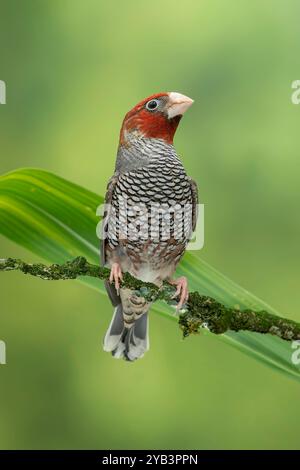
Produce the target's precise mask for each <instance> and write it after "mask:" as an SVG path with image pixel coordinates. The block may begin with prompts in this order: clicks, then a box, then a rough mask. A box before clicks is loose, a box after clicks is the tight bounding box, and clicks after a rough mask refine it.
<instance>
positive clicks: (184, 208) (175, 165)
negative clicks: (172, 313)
mask: <svg viewBox="0 0 300 470" xmlns="http://www.w3.org/2000/svg"><path fill="white" fill-rule="evenodd" d="M193 102H194V101H193V100H192V99H191V98H189V97H187V96H185V95H183V94H181V93H177V92H162V93H156V94H153V95H151V96H149V97H148V98H146V99H143V100H142V101H140V102H139V103H138V104H137V105H136V106H134V107H133V108H132V109H131V110H130V111H129V112H128V113H127V114H126V115H125V118H124V120H123V123H122V126H121V130H120V139H119V146H118V150H117V157H116V164H115V171H114V174H113V176H112V177H111V179H110V180H109V182H108V185H107V191H106V196H105V209H104V215H103V221H102V235H101V250H100V251H101V264H102V265H103V266H106V267H109V268H110V277H109V280H107V281H106V282H105V287H106V290H107V293H108V296H109V298H110V300H111V303H112V305H113V306H114V314H113V317H112V320H111V322H110V325H109V328H108V330H107V332H106V334H105V337H104V340H103V349H104V351H107V352H111V354H112V355H113V356H114V357H115V358H123V359H125V360H127V361H131V362H133V361H135V360H136V359H139V358H141V357H143V356H144V354H145V352H146V351H147V350H148V349H149V334H148V327H149V318H148V316H149V315H148V312H149V308H150V306H151V302H148V301H146V300H145V299H144V298H143V297H141V296H139V295H137V294H136V292H134V291H132V290H130V289H128V288H126V287H122V280H123V273H124V272H129V273H130V274H131V275H132V276H134V277H136V278H138V279H140V280H142V281H145V282H152V283H154V284H156V285H157V286H161V285H162V283H163V282H164V281H168V282H169V283H170V284H172V285H174V286H175V287H176V293H175V294H174V298H177V299H179V301H178V304H177V309H181V308H182V307H183V305H184V304H185V303H186V302H187V299H188V283H187V279H186V278H185V277H179V278H177V279H176V278H173V275H174V272H175V269H176V266H177V264H178V263H179V261H180V259H181V258H182V256H183V254H184V252H185V249H186V247H187V244H188V242H189V240H190V239H191V237H192V233H193V232H194V231H195V228H196V223H197V207H198V188H197V183H196V182H195V181H194V180H193V179H192V178H190V177H189V176H188V175H187V174H186V171H185V169H184V167H183V164H182V162H181V160H180V157H179V156H178V155H177V153H176V150H175V148H174V145H173V138H174V135H175V132H176V129H177V127H178V124H179V122H180V120H181V118H182V116H183V114H184V113H185V112H186V111H187V110H188V109H189V108H190V106H191V105H192V104H193Z"/></svg>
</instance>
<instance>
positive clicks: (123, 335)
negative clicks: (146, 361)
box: [103, 304, 149, 361]
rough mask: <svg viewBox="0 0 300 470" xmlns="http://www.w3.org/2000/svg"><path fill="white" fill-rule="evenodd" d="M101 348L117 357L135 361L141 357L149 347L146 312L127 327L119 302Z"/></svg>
mask: <svg viewBox="0 0 300 470" xmlns="http://www.w3.org/2000/svg"><path fill="white" fill-rule="evenodd" d="M103 349H104V351H110V352H111V353H112V355H113V356H114V357H115V358H117V359H119V358H123V359H125V360H127V361H135V360H136V359H139V358H141V357H143V355H144V353H145V352H146V351H148V349H149V338H148V312H145V313H144V314H143V315H141V317H140V318H138V319H137V320H136V321H135V322H134V324H133V325H132V326H131V327H130V328H127V327H125V325H124V320H123V309H122V304H119V305H118V306H117V307H116V309H115V311H114V315H113V318H112V321H111V323H110V325H109V328H108V330H107V332H106V335H105V337H104V341H103Z"/></svg>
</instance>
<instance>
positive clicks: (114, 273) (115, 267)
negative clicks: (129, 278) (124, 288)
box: [109, 263, 123, 295]
mask: <svg viewBox="0 0 300 470" xmlns="http://www.w3.org/2000/svg"><path fill="white" fill-rule="evenodd" d="M120 281H123V274H122V269H121V265H120V264H119V263H112V265H111V269H110V275H109V282H110V283H112V282H114V283H115V288H116V289H117V293H118V295H119V289H120Z"/></svg>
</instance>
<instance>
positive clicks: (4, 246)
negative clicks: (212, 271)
mask: <svg viewBox="0 0 300 470" xmlns="http://www.w3.org/2000/svg"><path fill="white" fill-rule="evenodd" d="M299 15H300V4H299V1H297V0H281V1H279V0H278V1H277V0H253V1H252V2H248V1H247V0H227V1H226V2H225V1H223V0H202V1H196V0H194V1H191V0H187V1H185V2H181V3H178V2H177V3H176V4H174V2H171V1H168V0H164V1H157V0H153V1H152V2H147V1H137V0H128V1H126V2H121V1H119V2H109V1H100V0H85V1H77V2H73V1H71V0H62V1H60V2H58V1H56V2H54V1H50V0H26V1H20V0H19V1H17V0H7V1H6V0H1V1H0V79H1V80H5V81H6V84H7V104H6V105H5V106H0V155H1V157H0V173H4V172H7V171H10V170H13V169H15V168H17V167H24V166H33V167H41V168H44V169H47V170H50V171H53V172H55V173H57V174H59V175H60V176H63V177H65V178H68V179H70V180H72V181H74V182H76V183H79V184H80V185H83V186H86V187H87V188H89V189H91V190H93V191H95V192H98V193H102V194H103V193H104V190H105V186H106V182H107V180H108V178H109V177H110V176H111V174H112V172H113V167H114V159H115V153H116V148H117V142H118V132H119V128H120V125H121V121H122V119H123V116H124V114H125V112H127V111H128V110H129V109H130V108H131V107H132V106H133V105H135V104H136V103H137V102H138V101H139V100H140V99H142V98H144V97H146V96H148V95H150V94H152V93H154V92H160V91H165V90H167V91H179V92H182V93H184V94H186V95H188V96H191V97H192V98H194V99H195V104H194V106H193V107H192V108H191V110H190V111H189V112H188V113H187V114H186V116H185V117H184V119H183V121H182V123H181V125H180V129H179V130H178V134H177V137H176V141H175V144H176V148H177V149H178V151H179V153H180V154H182V155H183V161H184V164H185V166H186V168H187V170H188V172H189V174H190V175H192V176H193V177H194V178H195V179H196V180H197V181H198V184H199V187H200V195H201V201H202V202H203V203H205V207H206V217H205V224H206V226H205V237H206V242H205V247H204V249H203V250H202V256H203V258H204V259H205V260H207V261H208V262H209V263H210V264H212V265H213V266H215V267H216V268H218V269H219V270H221V271H222V272H224V273H225V274H227V275H228V276H229V277H231V278H232V279H234V280H235V281H236V282H238V283H240V284H242V285H243V286H245V287H246V288H247V289H249V290H250V291H252V292H254V293H255V294H257V295H258V296H259V297H261V298H262V299H264V300H265V301H267V302H268V303H270V304H272V305H274V306H275V308H278V309H280V310H281V311H283V312H286V313H287V314H288V315H289V317H291V318H294V319H295V320H298V321H300V299H299V233H300V220H299V202H300V195H299V178H300V166H299V158H300V140H299V122H300V106H295V105H293V104H292V103H291V92H292V90H291V83H292V81H293V80H296V79H300V54H299V40H300V30H299ZM0 223H1V221H0ZM7 256H20V257H21V256H22V257H23V258H24V259H26V260H35V259H36V258H35V257H34V256H33V255H32V254H30V253H29V252H26V251H25V250H22V249H21V248H19V247H17V246H16V245H14V244H13V243H11V242H9V241H7V240H6V239H4V238H1V239H0V257H7ZM0 287H1V316H0V339H2V340H5V341H6V344H7V361H8V364H7V365H6V366H0V447H1V448H59V449H60V448H111V449H113V448H182V449H189V448H200V449H205V448H209V449H214V448H224V449H226V448H258V449H261V448H299V430H300V425H299V423H300V409H299V406H298V402H299V396H300V395H299V391H300V389H299V383H297V382H293V381H292V380H290V379H288V378H286V377H285V376H283V375H281V374H279V373H276V372H275V371H272V370H271V369H268V368H266V367H264V366H263V365H262V364H260V363H257V362H255V361H254V360H253V359H250V358H248V357H247V356H245V355H243V354H241V353H240V352H238V351H236V350H234V349H231V348H230V347H229V346H227V345H225V344H223V343H222V342H220V341H218V340H217V339H215V338H213V337H211V336H209V337H208V336H205V335H201V336H200V337H192V338H189V339H188V340H186V341H182V340H181V335H180V331H179V330H178V329H177V328H176V327H175V326H174V325H173V324H172V323H170V322H168V320H167V319H164V318H161V317H159V316H156V315H152V317H151V325H150V328H151V331H150V334H151V338H150V339H151V349H150V351H149V352H148V353H147V355H146V356H145V358H144V359H143V360H141V361H139V362H136V363H134V364H128V363H125V362H123V361H116V360H113V359H112V358H111V357H110V355H108V354H106V353H104V352H103V351H102V350H101V340H102V337H103V334H104V332H105V330H106V328H107V326H108V324H109V321H110V317H111V313H112V308H111V306H110V303H109V301H108V299H107V298H104V297H102V296H100V295H99V294H98V293H97V292H96V291H92V290H89V289H87V288H86V287H84V286H83V285H81V284H79V283H77V282H75V281H69V282H61V283H51V282H42V281H41V280H38V279H34V278H29V277H24V276H22V275H21V274H18V273H7V274H5V275H4V274H3V275H2V276H1V283H0ZM199 288H201V286H199ZM291 352H292V350H291Z"/></svg>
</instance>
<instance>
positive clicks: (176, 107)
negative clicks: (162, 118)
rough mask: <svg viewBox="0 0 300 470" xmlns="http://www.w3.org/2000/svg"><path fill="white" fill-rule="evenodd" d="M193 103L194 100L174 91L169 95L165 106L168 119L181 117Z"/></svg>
mask: <svg viewBox="0 0 300 470" xmlns="http://www.w3.org/2000/svg"><path fill="white" fill-rule="evenodd" d="M193 103H194V100H192V99H191V98H189V97H188V96H184V95H181V94H180V93H176V92H175V91H171V92H170V93H169V102H168V106H167V113H168V118H169V119H171V118H173V117H175V116H178V115H182V114H184V113H185V112H186V110H187V109H189V107H190V106H192V104H193Z"/></svg>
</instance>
